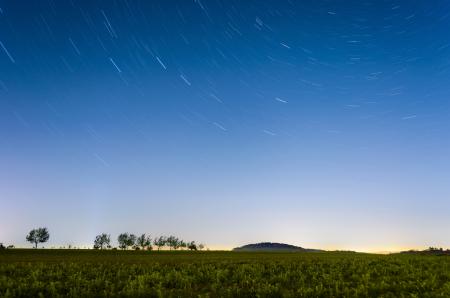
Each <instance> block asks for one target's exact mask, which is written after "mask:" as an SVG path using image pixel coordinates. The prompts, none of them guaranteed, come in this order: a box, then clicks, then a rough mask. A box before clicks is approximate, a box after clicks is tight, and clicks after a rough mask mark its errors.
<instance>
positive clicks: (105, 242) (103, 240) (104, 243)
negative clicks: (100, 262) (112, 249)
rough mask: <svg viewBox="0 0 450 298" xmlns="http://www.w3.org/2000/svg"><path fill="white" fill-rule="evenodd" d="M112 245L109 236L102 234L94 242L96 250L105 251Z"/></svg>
mask: <svg viewBox="0 0 450 298" xmlns="http://www.w3.org/2000/svg"><path fill="white" fill-rule="evenodd" d="M110 244H111V237H110V235H108V234H105V233H103V234H100V235H97V236H96V237H95V240H94V248H95V249H104V248H107V247H109V246H110Z"/></svg>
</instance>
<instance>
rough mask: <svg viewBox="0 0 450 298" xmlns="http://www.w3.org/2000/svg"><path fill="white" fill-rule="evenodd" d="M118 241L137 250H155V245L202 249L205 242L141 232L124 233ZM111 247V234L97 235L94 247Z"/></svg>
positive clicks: (124, 247) (157, 246)
mask: <svg viewBox="0 0 450 298" xmlns="http://www.w3.org/2000/svg"><path fill="white" fill-rule="evenodd" d="M117 243H118V244H119V248H120V249H123V250H125V249H130V248H131V249H135V250H141V249H142V250H153V247H154V246H155V247H156V248H157V249H158V250H161V249H162V248H164V247H166V248H169V250H177V249H188V250H202V249H203V248H204V245H203V244H197V243H195V241H190V242H187V241H184V240H182V239H179V238H178V237H175V236H159V237H155V238H154V239H152V238H151V237H150V235H146V234H145V233H144V234H141V235H140V236H136V235H134V234H131V233H122V234H119V236H118V237H117ZM108 248H109V249H111V248H113V247H112V246H111V236H110V235H109V234H106V233H102V234H100V235H97V236H96V237H95V240H94V249H108Z"/></svg>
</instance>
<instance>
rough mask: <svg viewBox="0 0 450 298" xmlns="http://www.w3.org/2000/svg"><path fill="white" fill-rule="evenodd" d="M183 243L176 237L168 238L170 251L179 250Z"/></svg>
mask: <svg viewBox="0 0 450 298" xmlns="http://www.w3.org/2000/svg"><path fill="white" fill-rule="evenodd" d="M180 244H181V241H180V239H178V238H177V237H175V236H169V237H168V238H167V245H169V247H170V249H172V248H173V249H175V250H177V249H178V248H179V247H180Z"/></svg>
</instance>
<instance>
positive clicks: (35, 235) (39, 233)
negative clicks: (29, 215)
mask: <svg viewBox="0 0 450 298" xmlns="http://www.w3.org/2000/svg"><path fill="white" fill-rule="evenodd" d="M49 239H50V233H49V232H48V229H47V228H37V229H33V230H31V231H30V232H29V233H28V235H27V236H26V240H27V241H28V242H30V243H32V244H33V245H34V248H37V246H38V244H39V243H44V242H47V241H48V240H49ZM117 242H118V243H119V248H120V249H129V248H132V249H144V250H152V249H153V246H155V247H157V249H158V250H161V249H162V248H164V247H168V248H169V249H170V250H172V249H173V250H177V249H180V248H181V249H189V250H202V249H203V248H204V247H205V246H204V245H203V244H196V243H195V241H190V242H185V241H183V240H181V239H179V238H177V237H175V236H168V237H166V236H159V237H155V238H154V239H152V238H151V237H150V235H146V234H141V235H140V236H136V235H134V234H130V233H122V234H120V235H119V236H118V237H117ZM0 248H4V246H3V244H2V245H1V246H0ZM108 248H109V249H110V248H113V247H112V245H111V236H110V235H109V234H106V233H102V234H100V235H97V236H96V237H95V240H94V249H108Z"/></svg>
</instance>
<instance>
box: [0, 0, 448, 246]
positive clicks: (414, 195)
mask: <svg viewBox="0 0 450 298" xmlns="http://www.w3.org/2000/svg"><path fill="white" fill-rule="evenodd" d="M449 32H450V3H449V2H448V1H445V0H441V1H410V0H408V1H378V0H377V1H375V0H374V1H317V0H314V1H312V0H311V1H278V0H277V1H256V0H255V1H240V0H239V1H238V0H235V1H229V0H227V1H218V0H214V1H213V0H211V1H209V0H208V1H207V0H201V1H200V0H195V1H188V0H186V1H167V0H165V1H106V0H105V1H75V0H72V1H56V0H53V1H48V0H47V1H43V0H42V1H41V0H40V1H16V0H10V1H0V242H4V243H5V244H11V243H13V244H16V245H18V246H23V245H27V244H26V243H25V235H26V233H27V232H28V231H29V230H30V229H31V228H34V227H39V226H46V227H48V228H49V230H50V232H51V238H50V242H49V243H48V246H57V245H67V244H73V245H82V244H83V245H85V244H86V245H87V244H89V245H90V244H91V243H92V241H93V239H94V237H95V235H96V234H98V233H101V232H107V233H110V234H111V235H112V237H113V238H114V239H115V238H116V236H117V234H118V233H121V232H134V233H143V232H146V233H150V234H151V235H160V234H174V235H177V236H179V237H181V238H184V239H186V240H197V241H199V242H203V243H206V244H207V245H208V246H209V247H211V248H231V247H234V246H237V245H242V244H246V243H251V242H259V241H277V242H286V243H290V244H296V245H300V246H304V247H313V248H328V249H355V250H365V251H381V250H396V249H399V248H420V247H427V246H430V245H432V246H444V247H449V246H450V235H449V227H450V183H449V179H450V154H449V152H450V133H449V129H450V100H449V98H450V34H449Z"/></svg>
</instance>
